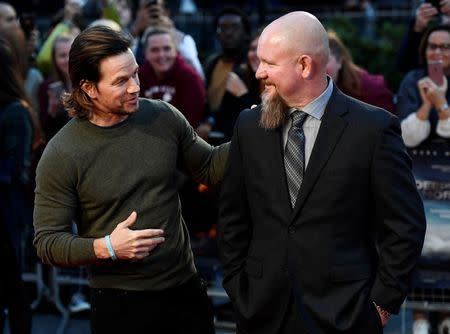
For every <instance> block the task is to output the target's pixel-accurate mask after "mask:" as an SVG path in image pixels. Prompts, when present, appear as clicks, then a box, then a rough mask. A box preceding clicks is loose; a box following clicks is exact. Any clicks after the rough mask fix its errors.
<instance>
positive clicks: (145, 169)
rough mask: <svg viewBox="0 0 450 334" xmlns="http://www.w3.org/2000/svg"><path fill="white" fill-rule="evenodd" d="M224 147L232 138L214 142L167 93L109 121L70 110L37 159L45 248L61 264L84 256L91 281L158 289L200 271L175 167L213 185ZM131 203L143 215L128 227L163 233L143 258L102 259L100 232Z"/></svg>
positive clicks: (42, 252)
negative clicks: (213, 144)
mask: <svg viewBox="0 0 450 334" xmlns="http://www.w3.org/2000/svg"><path fill="white" fill-rule="evenodd" d="M227 154H228V147H227V145H224V146H221V147H217V148H213V147H211V146H210V145H209V144H207V143H206V142H204V141H203V140H202V139H201V138H199V137H198V136H196V134H195V132H194V131H193V129H192V127H191V126H190V125H189V124H188V122H187V121H186V119H185V118H184V116H183V115H182V114H181V113H180V112H179V111H178V110H177V109H175V108H174V107H172V106H171V105H169V104H167V103H164V102H162V101H154V100H148V99H140V105H139V109H138V111H136V112H135V113H133V114H131V115H130V116H129V117H128V118H127V119H126V120H125V121H123V122H121V123H119V124H116V125H114V126H111V127H99V126H96V125H94V124H92V123H91V122H89V121H88V120H86V119H78V118H75V119H72V120H71V121H70V122H69V123H68V124H67V125H66V126H65V127H64V128H62V129H61V131H60V132H58V133H57V134H56V135H55V137H53V139H52V140H51V141H50V142H49V144H48V145H47V147H46V149H45V151H44V153H43V156H42V158H41V160H40V162H39V165H38V168H37V177H36V198H35V210H34V226H35V239H34V244H35V246H36V248H37V252H38V255H39V257H41V259H42V260H43V261H44V262H45V263H50V264H53V265H58V266H78V265H87V268H88V273H89V280H90V285H91V287H94V288H116V289H124V290H149V291H153V290H155V291H157V290H163V289H166V288H170V287H173V286H177V285H179V284H182V283H184V282H185V281H187V280H188V279H189V278H190V277H192V275H194V273H195V271H196V270H195V267H194V263H193V256H192V252H191V248H190V243H189V236H188V232H187V228H186V225H185V223H184V221H183V218H182V216H181V206H180V201H179V196H178V189H177V182H176V179H177V177H176V174H177V169H178V168H180V169H182V170H184V171H187V172H188V173H189V174H191V175H192V176H193V177H194V179H196V180H198V181H201V182H204V183H207V184H216V183H218V182H219V181H220V180H221V178H222V175H223V170H224V165H225V161H226V158H227ZM132 211H136V212H137V221H136V222H135V224H134V225H132V226H131V229H135V230H139V229H146V228H157V229H159V228H161V229H163V230H164V231H165V233H164V236H165V242H164V243H163V244H161V245H159V246H158V247H157V248H155V249H154V250H153V251H151V253H150V255H149V256H147V257H146V258H145V259H143V260H137V261H126V260H116V261H113V260H98V259H97V258H96V256H95V253H94V248H93V241H94V239H95V238H101V237H104V236H105V235H107V234H110V233H111V232H112V231H113V230H114V228H115V227H116V226H117V224H118V223H120V222H122V221H124V220H125V219H126V218H127V217H128V216H129V215H130V213H131V212H132ZM73 222H75V223H76V225H77V229H78V234H74V233H73V232H72V231H73Z"/></svg>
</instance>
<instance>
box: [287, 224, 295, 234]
mask: <svg viewBox="0 0 450 334" xmlns="http://www.w3.org/2000/svg"><path fill="white" fill-rule="evenodd" d="M288 232H289V234H294V233H295V227H294V226H289V228H288Z"/></svg>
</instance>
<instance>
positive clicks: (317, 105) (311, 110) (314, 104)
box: [289, 76, 333, 120]
mask: <svg viewBox="0 0 450 334" xmlns="http://www.w3.org/2000/svg"><path fill="white" fill-rule="evenodd" d="M327 81H328V84H327V88H325V90H324V91H323V92H322V94H320V95H319V96H318V97H316V98H315V99H314V100H312V101H311V102H309V103H308V104H307V105H306V106H304V107H303V108H302V109H301V110H302V111H303V112H305V113H307V114H308V115H309V116H312V117H314V118H316V119H318V120H320V119H322V116H323V114H324V112H325V107H326V106H327V104H328V101H329V100H330V97H331V94H332V93H333V80H331V78H330V77H329V76H327ZM294 110H296V108H291V109H290V110H289V115H290V114H291V113H292V112H293V111H294Z"/></svg>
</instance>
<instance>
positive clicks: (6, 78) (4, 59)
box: [0, 36, 43, 147]
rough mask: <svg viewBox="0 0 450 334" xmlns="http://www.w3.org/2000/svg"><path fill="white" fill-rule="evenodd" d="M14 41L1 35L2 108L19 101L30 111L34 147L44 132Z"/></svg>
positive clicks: (0, 90) (0, 86)
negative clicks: (28, 93) (26, 86)
mask: <svg viewBox="0 0 450 334" xmlns="http://www.w3.org/2000/svg"><path fill="white" fill-rule="evenodd" d="M15 51H16V50H15V49H14V48H13V46H12V41H9V40H8V39H6V38H4V37H2V36H0V59H1V61H0V78H2V79H1V80H0V108H4V107H5V106H7V105H8V104H10V103H12V102H16V101H19V102H20V103H21V104H22V105H23V106H24V107H25V108H26V109H27V110H28V112H29V114H30V118H31V122H32V124H33V131H34V135H33V147H37V146H38V145H39V144H40V143H42V142H43V133H42V129H41V126H40V124H39V119H38V116H37V114H36V112H35V111H34V110H33V109H32V108H31V103H30V102H29V99H28V96H27V94H26V92H25V86H24V78H23V76H22V73H21V71H22V69H21V64H20V62H19V60H18V59H17V55H16V53H15Z"/></svg>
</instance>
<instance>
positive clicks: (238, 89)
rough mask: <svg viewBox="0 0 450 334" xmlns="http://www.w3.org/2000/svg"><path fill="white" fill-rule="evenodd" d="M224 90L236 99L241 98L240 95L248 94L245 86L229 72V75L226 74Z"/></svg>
mask: <svg viewBox="0 0 450 334" xmlns="http://www.w3.org/2000/svg"><path fill="white" fill-rule="evenodd" d="M225 89H226V90H227V91H228V92H230V93H231V94H232V95H234V96H236V97H241V96H242V95H244V94H247V93H248V89H247V86H246V85H245V83H244V82H243V81H242V79H241V78H239V76H238V75H237V74H236V73H234V72H230V74H228V78H227V82H226V84H225Z"/></svg>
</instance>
